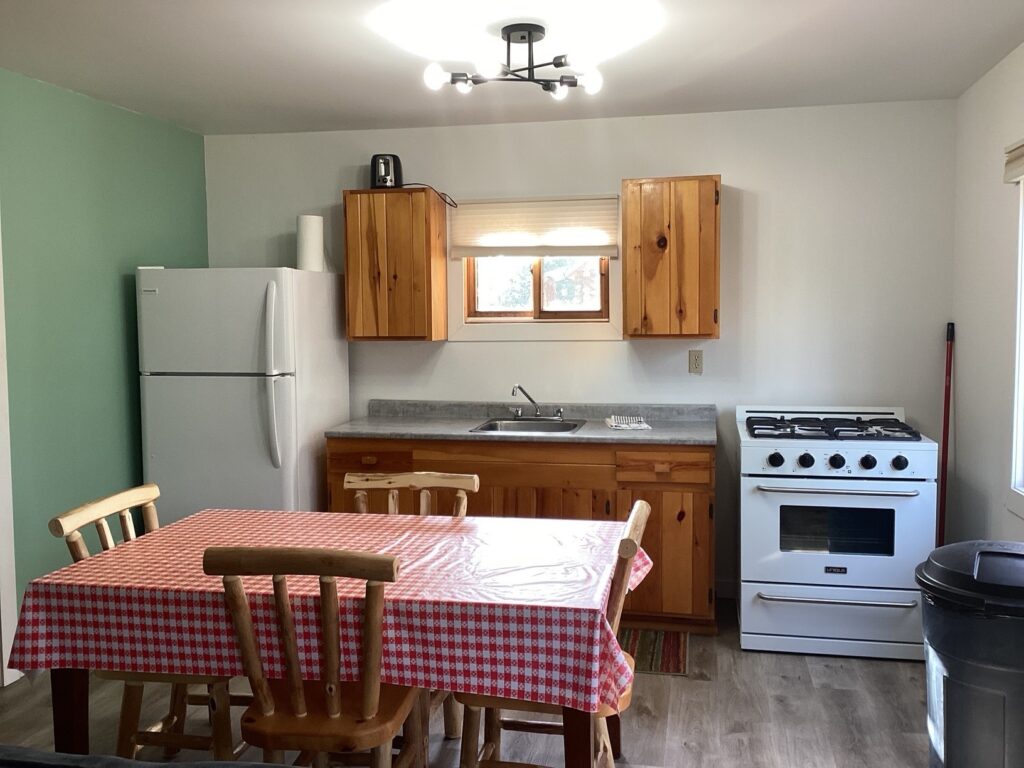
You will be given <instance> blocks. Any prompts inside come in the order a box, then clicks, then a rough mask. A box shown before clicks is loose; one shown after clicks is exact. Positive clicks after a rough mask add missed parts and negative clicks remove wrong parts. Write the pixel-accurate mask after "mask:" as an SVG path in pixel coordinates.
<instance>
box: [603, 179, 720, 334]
mask: <svg viewBox="0 0 1024 768" xmlns="http://www.w3.org/2000/svg"><path fill="white" fill-rule="evenodd" d="M719 187H720V180H719V177H717V176H694V177H680V178H671V179H626V180H624V181H623V182H622V237H623V249H622V258H623V276H622V286H623V313H624V323H625V326H624V333H625V335H626V336H627V337H633V336H699V337H717V336H718V294H719V286H718V280H719V278H718V250H719V242H718V241H719V236H718V233H719V206H718V197H719Z"/></svg>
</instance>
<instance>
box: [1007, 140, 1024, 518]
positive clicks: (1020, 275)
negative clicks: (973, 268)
mask: <svg viewBox="0 0 1024 768" xmlns="http://www.w3.org/2000/svg"><path fill="white" fill-rule="evenodd" d="M1003 178H1004V180H1005V181H1006V182H1007V183H1011V184H1016V185H1017V188H1018V192H1019V195H1020V207H1019V215H1018V218H1017V228H1018V241H1017V363H1016V369H1015V381H1014V404H1013V451H1012V459H1011V462H1012V463H1011V467H1010V492H1009V495H1008V496H1007V499H1006V506H1007V508H1008V509H1009V510H1010V511H1011V512H1013V513H1014V514H1015V515H1017V516H1018V517H1022V518H1024V141H1020V142H1018V143H1017V144H1012V145H1010V146H1009V147H1007V148H1006V172H1005V175H1004V177H1003Z"/></svg>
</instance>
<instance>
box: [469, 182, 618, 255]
mask: <svg viewBox="0 0 1024 768" xmlns="http://www.w3.org/2000/svg"><path fill="white" fill-rule="evenodd" d="M618 242H619V199H618V198H617V197H600V198H588V199H577V200H502V201H500V202H479V203H460V204H459V207H458V208H456V209H455V210H454V211H453V212H452V230H451V246H452V256H454V257H456V258H467V257H480V256H535V257H536V256H556V255H557V256H607V257H610V258H617V257H618V252H619V248H618Z"/></svg>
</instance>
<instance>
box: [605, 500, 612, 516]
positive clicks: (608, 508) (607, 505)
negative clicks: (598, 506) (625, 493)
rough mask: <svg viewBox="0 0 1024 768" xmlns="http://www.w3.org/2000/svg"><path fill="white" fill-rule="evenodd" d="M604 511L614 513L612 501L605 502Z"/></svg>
mask: <svg viewBox="0 0 1024 768" xmlns="http://www.w3.org/2000/svg"><path fill="white" fill-rule="evenodd" d="M604 513H605V514H606V515H610V514H611V513H612V503H611V502H610V501H607V500H606V501H605V502H604Z"/></svg>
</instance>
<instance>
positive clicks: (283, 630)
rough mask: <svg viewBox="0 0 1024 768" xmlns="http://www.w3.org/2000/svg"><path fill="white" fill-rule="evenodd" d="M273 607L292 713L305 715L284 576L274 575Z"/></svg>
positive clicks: (286, 582) (304, 700) (293, 620)
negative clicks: (275, 613)
mask: <svg viewBox="0 0 1024 768" xmlns="http://www.w3.org/2000/svg"><path fill="white" fill-rule="evenodd" d="M274 607H275V608H276V609H277V630H278V635H279V636H280V638H281V650H282V651H283V652H284V660H285V665H284V666H285V673H286V674H287V676H288V695H289V697H290V698H291V704H292V713H293V714H294V715H295V716H296V717H305V716H306V695H305V691H304V690H303V686H302V674H301V668H300V667H299V644H298V641H297V640H296V637H295V617H294V616H293V615H292V604H291V602H290V601H289V599H288V580H287V579H286V578H285V577H284V576H275V577H274Z"/></svg>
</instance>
